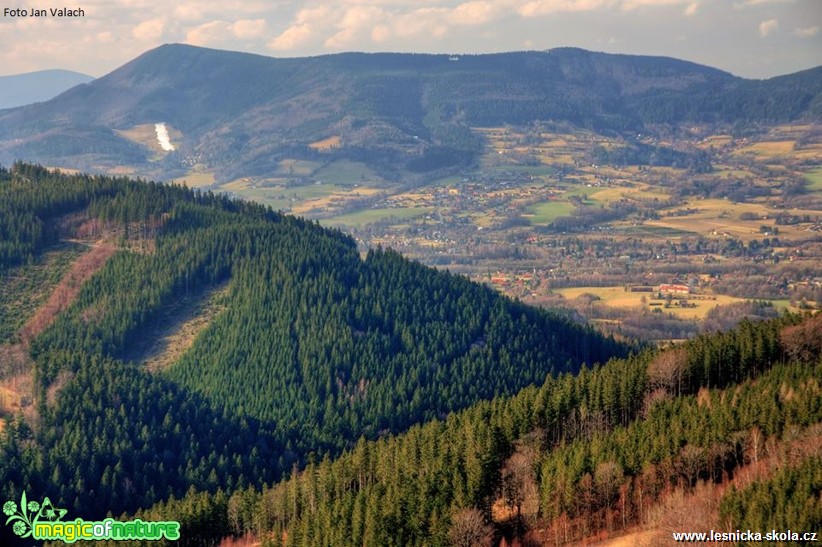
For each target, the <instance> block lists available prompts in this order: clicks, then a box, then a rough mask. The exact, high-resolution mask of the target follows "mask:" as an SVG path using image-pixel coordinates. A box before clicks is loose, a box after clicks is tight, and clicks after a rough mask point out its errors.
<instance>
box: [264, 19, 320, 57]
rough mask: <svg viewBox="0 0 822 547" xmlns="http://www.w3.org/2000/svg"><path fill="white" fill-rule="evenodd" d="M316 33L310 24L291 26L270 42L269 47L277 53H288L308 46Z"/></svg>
mask: <svg viewBox="0 0 822 547" xmlns="http://www.w3.org/2000/svg"><path fill="white" fill-rule="evenodd" d="M313 35H314V31H313V29H312V28H311V25H310V24H309V23H298V24H295V25H291V26H290V27H288V28H287V29H286V30H285V31H284V32H282V33H281V34H280V35H279V36H277V37H276V38H274V39H273V40H271V41H269V42H268V47H269V48H270V49H273V50H276V51H288V50H292V49H294V48H296V47H299V46H301V45H304V44H306V43H307V42H309V41H310V40H311V38H312V37H313Z"/></svg>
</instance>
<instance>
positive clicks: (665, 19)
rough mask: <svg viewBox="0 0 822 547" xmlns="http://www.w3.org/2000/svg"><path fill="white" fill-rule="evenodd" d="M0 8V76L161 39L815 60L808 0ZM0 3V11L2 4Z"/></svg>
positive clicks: (97, 60)
mask: <svg viewBox="0 0 822 547" xmlns="http://www.w3.org/2000/svg"><path fill="white" fill-rule="evenodd" d="M11 4H12V6H11V8H13V9H20V10H27V11H28V12H29V16H26V17H10V16H0V32H2V34H3V35H5V36H11V37H13V38H14V39H13V40H10V41H8V42H7V43H5V44H3V45H2V46H0V66H2V72H3V75H12V74H21V73H26V72H34V71H39V70H50V69H63V70H72V71H76V72H81V73H84V74H89V75H91V76H94V77H99V76H102V75H104V74H106V73H108V72H110V71H112V70H114V69H116V68H117V67H119V66H121V65H123V64H125V63H126V62H128V61H130V60H131V59H133V58H135V57H137V56H138V55H140V54H141V53H144V52H145V51H148V50H150V49H153V48H155V47H157V46H160V45H162V44H165V43H184V44H190V45H196V46H203V47H210V48H215V49H224V50H233V51H242V52H247V53H255V54H261V55H266V56H270V57H303V56H315V55H322V54H331V53H341V52H347V51H362V52H378V51H379V52H397V53H441V54H480V53H499V52H504V51H522V50H548V49H554V48H557V47H579V48H583V49H587V50H591V51H601V52H605V53H618V54H630V55H654V56H663V57H674V58H677V59H683V60H686V61H691V62H694V63H699V64H702V65H707V66H711V67H714V68H718V69H721V70H724V71H727V72H730V73H732V74H734V75H737V76H742V77H745V78H769V77H773V76H778V75H783V74H789V73H793V72H797V71H800V70H804V69H808V68H813V67H816V66H819V65H820V64H822V33H820V28H822V9H819V8H820V5H819V3H818V2H817V1H815V0H732V1H726V0H467V1H463V2H459V1H454V0H415V1H411V0H345V1H343V2H329V1H328V0H303V1H299V2H284V1H275V2H262V1H259V0H257V1H252V2H236V1H231V0H229V1H228V2H225V1H223V2H213V1H206V2H184V3H181V4H177V5H174V6H169V5H168V4H166V3H163V2H159V1H158V0H139V1H137V0H116V1H115V2H103V0H90V1H88V2H86V3H84V4H83V5H81V6H79V7H80V8H82V10H83V16H82V17H51V16H48V17H32V16H31V13H30V12H31V10H32V8H34V7H36V6H31V5H28V4H27V3H26V2H25V0H13V1H12V2H11ZM2 13H3V12H0V14H2Z"/></svg>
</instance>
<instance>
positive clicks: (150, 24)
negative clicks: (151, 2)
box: [131, 18, 166, 42]
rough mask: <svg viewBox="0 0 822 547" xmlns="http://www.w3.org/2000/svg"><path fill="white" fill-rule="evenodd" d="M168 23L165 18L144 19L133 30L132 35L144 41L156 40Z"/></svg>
mask: <svg viewBox="0 0 822 547" xmlns="http://www.w3.org/2000/svg"><path fill="white" fill-rule="evenodd" d="M165 27H166V23H165V20H164V19H163V18H157V19H149V20H148V21H143V22H142V23H140V24H139V25H137V26H136V27H134V29H133V30H132V31H131V35H132V36H134V37H135V38H136V39H137V40H141V41H144V42H156V41H157V40H159V39H160V37H161V36H162V35H163V31H164V30H165Z"/></svg>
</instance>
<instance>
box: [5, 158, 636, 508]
mask: <svg viewBox="0 0 822 547" xmlns="http://www.w3.org/2000/svg"><path fill="white" fill-rule="evenodd" d="M67 238H68V239H71V240H72V241H75V242H80V244H83V245H87V246H90V247H91V250H90V251H88V252H89V253H91V252H93V251H94V248H95V247H96V246H99V245H101V244H103V243H102V242H105V244H106V245H116V246H117V247H118V250H116V252H113V254H111V255H110V257H109V258H107V260H106V261H105V262H104V263H102V264H101V265H100V267H99V269H98V270H96V271H95V272H94V273H93V275H91V276H90V277H89V278H88V280H87V281H85V282H84V283H83V284H82V285H81V286H79V287H76V295H75V296H74V297H73V298H72V299H71V301H70V302H67V303H65V305H64V306H63V307H61V308H58V311H59V313H57V315H56V317H54V318H53V321H49V322H45V323H43V324H42V325H41V326H40V328H38V329H35V328H31V329H28V330H26V329H24V331H25V332H22V331H21V332H17V333H16V334H13V335H11V336H7V337H6V339H5V340H0V342H2V344H0V350H3V352H2V353H0V359H2V358H4V357H3V356H5V355H10V354H11V353H10V352H11V351H12V350H13V349H15V350H19V351H25V352H26V353H27V354H28V355H29V356H30V359H31V362H30V365H29V368H30V369H31V370H28V371H26V370H25V367H22V368H21V367H19V366H18V368H16V369H14V370H12V368H13V367H12V366H11V364H10V363H9V362H4V363H2V365H3V366H2V370H0V373H2V378H0V379H1V380H8V379H9V378H11V376H12V375H13V374H17V373H21V374H23V375H24V376H25V375H26V374H27V372H28V374H29V376H30V375H31V374H32V373H33V377H34V390H33V391H34V393H33V396H34V404H33V405H32V410H33V412H29V413H28V414H25V415H24V414H23V413H21V414H18V415H16V416H13V417H11V419H10V420H9V421H8V423H7V424H6V427H5V429H4V433H3V435H2V442H0V452H2V454H0V485H2V492H0V494H2V495H3V496H6V499H19V497H20V492H21V491H22V490H26V491H29V492H37V493H43V495H48V496H49V497H50V498H51V500H52V501H53V502H54V503H55V505H60V506H63V507H67V508H69V509H70V510H72V511H73V513H74V514H76V515H82V516H83V517H84V518H93V517H100V516H104V515H105V514H106V512H107V511H111V512H112V513H114V514H119V513H121V512H122V511H134V510H136V509H138V508H140V507H148V506H150V505H152V504H154V503H157V502H159V501H161V500H165V499H167V498H169V497H170V496H177V497H178V498H179V497H180V496H182V495H183V494H184V493H185V492H186V491H187V490H188V489H190V488H196V489H198V490H201V491H207V492H214V491H216V490H217V489H218V488H221V489H223V490H225V491H229V492H231V491H235V490H237V489H239V488H244V487H246V486H257V487H259V486H260V485H262V484H264V483H271V482H272V481H274V480H277V479H280V478H282V477H283V475H284V473H286V472H288V471H290V470H291V469H292V467H293V466H301V465H303V464H304V463H305V462H306V461H310V460H314V459H316V458H320V457H323V456H327V455H336V454H338V453H340V451H341V450H343V449H345V448H350V447H353V446H354V444H355V443H356V442H357V440H358V439H360V438H363V439H376V438H379V437H383V436H385V435H387V434H391V433H398V432H401V431H403V430H406V429H407V428H409V427H411V426H413V425H414V424H417V423H420V422H422V421H424V420H430V419H433V418H438V417H439V418H441V417H444V416H446V415H448V414H449V413H451V412H453V411H456V410H459V409H463V408H466V407H468V406H470V405H472V404H474V403H475V402H477V401H479V400H483V399H491V398H493V397H496V396H506V395H512V394H514V393H516V392H517V391H518V390H520V389H522V388H523V387H525V386H528V385H531V384H535V383H542V382H543V381H544V380H545V377H546V375H551V374H555V373H559V372H575V371H576V370H578V369H579V367H580V366H581V364H582V363H594V362H604V361H605V360H607V359H608V358H610V357H612V356H614V355H625V354H626V352H627V351H628V349H629V348H627V347H626V346H625V345H623V344H620V343H616V342H614V341H613V340H611V339H606V338H603V337H602V336H601V335H599V334H597V333H595V332H594V331H593V330H592V329H590V328H585V327H581V326H579V325H577V324H574V323H572V322H570V321H569V320H567V319H564V318H562V317H560V316H555V315H553V314H550V313H547V312H544V311H540V310H537V309H533V308H530V307H527V306H524V305H522V304H520V303H518V302H515V301H512V300H510V299H507V298H505V297H502V296H500V295H498V294H496V293H495V292H493V291H492V290H491V289H489V288H487V287H484V286H480V285H477V284H474V283H471V282H469V281H468V280H466V279H465V278H462V277H459V276H454V275H451V274H449V273H447V272H441V271H436V270H433V269H430V268H426V267H423V266H421V265H419V264H416V263H412V262H409V261H408V260H406V259H404V258H402V257H401V256H399V255H398V254H396V253H394V252H392V251H385V250H374V251H371V252H369V253H368V255H367V256H365V257H361V256H360V254H359V252H358V251H357V248H356V245H355V243H354V241H353V240H352V239H350V238H349V237H347V236H344V235H343V234H342V233H340V232H338V231H329V230H326V229H322V228H320V227H319V226H318V225H316V224H313V223H310V222H305V221H303V220H300V219H296V218H293V217H287V216H282V215H280V214H278V213H275V212H273V211H271V210H270V209H266V208H264V207H262V206H259V205H254V204H250V203H246V202H241V201H233V200H230V199H228V198H227V197H225V196H215V195H212V194H200V193H196V192H193V191H191V190H189V189H187V188H185V187H180V186H175V185H161V184H154V183H146V182H140V181H133V180H129V179H124V178H112V177H104V176H87V175H71V176H68V175H62V174H59V173H54V172H51V171H48V170H46V169H44V168H41V167H37V166H32V165H27V164H15V165H14V166H13V167H12V168H11V169H2V170H0V276H3V277H4V278H8V279H13V278H16V277H17V276H19V275H21V272H24V271H25V268H27V267H29V266H30V265H31V264H34V263H37V261H38V260H39V257H40V256H41V255H42V254H43V253H44V252H45V251H46V250H48V249H50V248H52V247H53V246H54V245H55V244H56V243H57V242H59V241H61V240H65V239H67ZM81 259H82V257H81ZM78 260H79V259H78ZM216 287H225V290H226V296H225V302H224V308H223V309H222V310H221V311H220V312H219V313H217V314H216V316H215V317H214V318H213V321H212V322H211V323H210V324H209V325H208V326H207V327H206V328H205V329H204V330H203V331H202V332H200V333H199V335H198V336H197V337H196V339H195V340H194V342H193V346H192V347H191V349H190V350H189V351H188V352H187V353H185V354H184V355H183V356H182V358H180V359H179V360H177V361H176V362H173V363H171V364H170V365H169V366H167V367H165V368H163V369H154V370H149V369H148V368H147V367H146V366H145V365H144V362H143V359H142V358H141V357H139V355H141V350H140V348H141V347H142V345H143V344H144V342H145V341H144V338H146V337H150V336H153V335H154V334H155V333H154V331H153V330H152V327H153V325H154V323H156V322H157V321H158V318H162V317H165V316H167V315H168V314H170V313H172V312H173V310H175V309H176V308H175V305H176V303H177V302H178V301H180V300H182V299H185V298H188V297H190V296H191V295H202V294H206V293H209V291H213V290H214V289H215V288H216ZM17 309H18V310H19V309H21V308H20V307H19V304H18V308H17ZM0 319H3V320H4V318H0ZM7 350H8V351H7ZM135 356H138V357H135ZM4 389H6V388H4ZM7 418H8V416H7ZM98 478H99V480H98Z"/></svg>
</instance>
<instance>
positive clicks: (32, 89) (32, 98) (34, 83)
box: [0, 70, 94, 110]
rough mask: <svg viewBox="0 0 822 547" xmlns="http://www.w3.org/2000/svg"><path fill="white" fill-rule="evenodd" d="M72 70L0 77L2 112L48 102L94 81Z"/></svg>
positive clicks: (0, 105) (0, 107) (42, 71)
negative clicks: (78, 86)
mask: <svg viewBox="0 0 822 547" xmlns="http://www.w3.org/2000/svg"><path fill="white" fill-rule="evenodd" d="M93 79H94V78H92V77H91V76H89V75H88V74H81V73H79V72H72V71H70V70H41V71H38V72H28V73H26V74H11V75H8V76H0V110H2V109H5V108H14V107H17V106H23V105H27V104H32V103H37V102H41V101H48V100H49V99H53V98H54V97H56V96H57V95H59V94H60V93H62V92H64V91H66V90H67V89H71V88H72V87H74V86H76V85H80V84H85V83H88V82H90V81H91V80H93Z"/></svg>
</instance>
